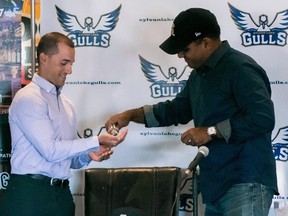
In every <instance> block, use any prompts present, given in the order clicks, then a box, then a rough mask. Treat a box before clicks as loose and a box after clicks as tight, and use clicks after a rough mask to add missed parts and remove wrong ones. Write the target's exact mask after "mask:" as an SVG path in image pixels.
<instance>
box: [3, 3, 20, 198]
mask: <svg viewBox="0 0 288 216" xmlns="http://www.w3.org/2000/svg"><path fill="white" fill-rule="evenodd" d="M21 8H22V1H21V0H15V1H13V0H11V1H7V0H0V199H1V194H2V192H3V190H5V189H6V186H7V184H8V180H9V177H10V174H9V173H10V157H11V138H10V129H9V124H8V109H9V106H10V104H11V101H12V99H13V97H14V95H15V94H16V92H17V91H18V90H19V89H20V88H21V83H20V75H21V73H20V67H21Z"/></svg>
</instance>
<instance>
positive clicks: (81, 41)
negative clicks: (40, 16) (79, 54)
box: [55, 5, 121, 48]
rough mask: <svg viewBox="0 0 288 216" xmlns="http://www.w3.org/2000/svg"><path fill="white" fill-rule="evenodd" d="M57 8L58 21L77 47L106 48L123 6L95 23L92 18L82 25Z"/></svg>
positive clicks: (73, 16) (70, 15)
mask: <svg viewBox="0 0 288 216" xmlns="http://www.w3.org/2000/svg"><path fill="white" fill-rule="evenodd" d="M55 7H56V11H57V16H58V21H59V22H60V24H61V26H62V28H63V29H64V31H66V32H67V33H68V37H69V38H70V39H71V40H72V41H73V42H74V44H75V47H83V46H93V47H104V48H107V47H109V46H110V34H109V32H110V31H112V30H113V29H114V28H115V26H116V24H117V22H118V19H119V14H120V9H121V5H120V6H119V7H118V8H117V9H116V10H114V11H112V12H110V13H107V14H104V15H102V16H101V17H100V19H99V20H98V21H97V22H96V23H95V21H94V20H93V18H92V17H89V16H88V17H86V18H85V20H84V21H83V22H82V23H80V22H79V21H78V19H77V17H76V16H75V15H72V14H69V13H66V12H65V11H63V10H61V9H60V8H59V7H57V6H55Z"/></svg>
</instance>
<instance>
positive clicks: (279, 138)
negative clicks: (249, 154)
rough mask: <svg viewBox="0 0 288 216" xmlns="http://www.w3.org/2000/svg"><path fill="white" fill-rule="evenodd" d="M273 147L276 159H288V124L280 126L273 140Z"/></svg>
mask: <svg viewBox="0 0 288 216" xmlns="http://www.w3.org/2000/svg"><path fill="white" fill-rule="evenodd" d="M272 148H273V153H274V156H275V160H278V161H287V160H288V126H287V127H283V128H280V129H279V130H278V133H277V134H276V136H275V138H274V139H273V140H272Z"/></svg>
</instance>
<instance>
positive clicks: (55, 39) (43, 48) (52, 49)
mask: <svg viewBox="0 0 288 216" xmlns="http://www.w3.org/2000/svg"><path fill="white" fill-rule="evenodd" d="M59 43H64V44H66V45H67V46H69V47H71V48H74V47H75V45H74V43H73V41H72V40H71V39H70V38H69V37H67V36H66V35H64V34H62V33H59V32H50V33H47V34H45V35H43V36H42V37H41V39H40V41H39V43H38V46H37V61H38V63H39V57H40V54H41V53H42V52H43V53H45V54H46V55H54V54H56V53H58V44H59Z"/></svg>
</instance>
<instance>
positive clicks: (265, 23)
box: [228, 3, 288, 47]
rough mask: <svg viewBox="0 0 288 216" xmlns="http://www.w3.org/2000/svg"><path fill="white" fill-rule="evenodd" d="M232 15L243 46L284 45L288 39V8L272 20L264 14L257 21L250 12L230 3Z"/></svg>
mask: <svg viewBox="0 0 288 216" xmlns="http://www.w3.org/2000/svg"><path fill="white" fill-rule="evenodd" d="M228 5H229V8H230V12H231V17H232V19H233V20H234V22H235V24H236V26H237V27H238V29H240V30H241V31H243V33H242V34H241V38H242V45H243V46H246V47H247V46H253V45H274V46H284V45H286V41H287V33H286V32H285V31H284V30H286V29H287V28H288V10H284V11H281V12H278V13H277V14H276V16H275V17H274V19H273V21H272V22H269V18H268V16H267V15H265V14H262V15H260V16H259V18H258V20H257V21H255V20H254V19H253V18H252V16H251V15H250V13H247V12H244V11H241V10H239V9H237V8H235V7H233V6H232V5H231V4H229V3H228Z"/></svg>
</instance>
